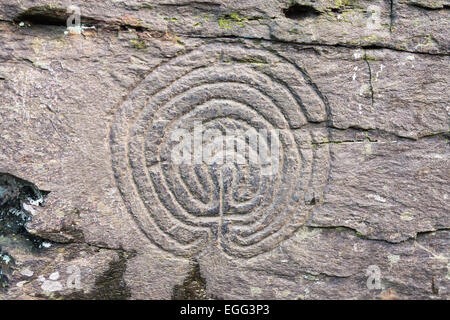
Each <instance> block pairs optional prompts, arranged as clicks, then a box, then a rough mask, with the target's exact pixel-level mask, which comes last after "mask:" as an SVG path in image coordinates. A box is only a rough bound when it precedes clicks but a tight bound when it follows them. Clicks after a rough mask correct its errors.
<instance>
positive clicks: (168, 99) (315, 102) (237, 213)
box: [110, 44, 329, 257]
mask: <svg viewBox="0 0 450 320" xmlns="http://www.w3.org/2000/svg"><path fill="white" fill-rule="evenodd" d="M317 91H318V90H317V89H315V88H313V86H312V84H311V83H309V82H308V78H307V77H306V75H305V74H303V73H302V71H301V70H300V69H299V68H298V67H297V66H295V65H294V64H292V63H291V62H288V61H287V60H286V59H284V58H283V57H280V56H278V55H276V54H274V53H269V52H267V51H265V50H259V49H250V48H246V47H244V46H242V45H234V44H229V45H224V44H220V45H217V44H213V45H210V46H203V47H201V48H199V49H197V50H195V51H192V52H190V53H188V54H186V55H184V56H180V57H178V58H175V59H172V60H171V61H169V62H168V63H166V64H163V65H162V66H160V67H158V68H157V69H155V70H154V71H153V72H152V73H151V74H150V75H149V76H147V77H146V78H145V79H144V80H143V81H142V82H141V84H140V85H139V86H138V87H137V88H136V89H135V90H134V91H133V92H132V94H131V95H130V96H129V97H128V99H127V100H126V101H125V102H124V103H123V105H122V106H121V108H120V110H119V111H118V113H117V115H116V117H115V119H114V123H113V124H112V127H111V137H110V138H111V153H112V165H113V170H114V173H115V177H116V181H117V185H118V188H119V190H120V193H121V195H122V197H123V200H124V202H125V204H126V206H127V208H128V210H129V212H130V214H131V215H132V216H133V217H134V218H135V220H136V222H137V224H138V226H139V227H140V229H141V230H142V232H143V233H144V234H145V235H146V236H147V237H148V238H149V239H150V240H151V242H152V243H153V244H155V245H157V246H158V247H159V248H161V249H163V250H166V251H169V252H172V253H173V254H176V255H179V256H191V255H195V254H197V253H199V252H200V251H202V250H203V249H205V248H207V247H208V246H210V245H214V246H218V247H220V248H221V249H222V250H223V251H224V252H225V253H226V254H228V255H230V256H235V257H252V256H256V255H258V254H261V253H263V252H267V251H269V250H272V249H274V248H275V247H277V246H278V245H279V244H280V243H281V242H282V241H283V240H285V239H287V238H289V237H290V236H291V235H292V234H293V233H294V232H295V231H296V230H297V229H298V228H299V227H301V226H302V225H303V224H304V223H305V221H306V219H307V218H308V216H309V214H310V213H311V210H312V209H313V206H311V204H310V203H308V202H307V201H306V196H307V195H310V194H313V195H314V197H320V194H319V193H320V192H321V188H322V187H323V184H324V183H325V179H326V176H327V174H328V164H329V159H328V157H329V153H328V147H327V146H323V147H322V148H314V147H313V146H312V144H311V141H312V137H313V136H314V132H312V131H313V130H312V129H311V127H312V126H308V124H309V123H311V122H314V123H317V122H323V121H325V120H326V118H327V116H326V110H325V103H324V101H322V99H321V98H320V96H319V93H318V92H317ZM199 127H200V129H199ZM180 130H183V131H181V132H185V133H186V136H185V137H181V136H180V137H178V138H180V139H187V136H191V135H192V136H194V137H195V132H196V130H197V131H198V130H200V136H201V137H204V136H205V133H206V132H208V130H209V131H211V130H215V132H218V133H219V134H218V136H222V137H221V140H220V141H222V142H224V143H225V144H226V143H227V142H230V143H231V145H233V143H235V142H236V141H235V140H236V137H237V138H239V136H240V133H242V135H243V136H244V135H245V132H255V133H256V135H257V138H258V141H259V145H258V149H256V148H255V147H254V145H252V144H251V143H249V141H247V140H246V139H242V140H241V142H242V143H243V144H245V150H246V152H247V153H246V155H245V156H243V157H244V158H245V157H247V158H248V157H250V154H253V155H254V158H255V159H256V160H257V161H253V162H249V161H241V162H239V161H236V158H235V159H234V161H231V163H230V162H226V163H218V162H212V163H205V162H204V161H202V162H195V161H194V162H191V163H181V164H179V163H175V162H174V161H173V159H172V155H173V150H174V149H175V148H176V146H177V143H179V141H175V140H174V139H173V133H174V132H180ZM228 132H234V133H235V135H234V137H232V138H230V137H229V136H228V135H227V133H228ZM275 132H276V134H277V136H276V137H275V135H274V133H275ZM197 133H198V132H197ZM230 139H231V140H230ZM193 140H195V138H194V139H193ZM228 140H230V141H228ZM275 141H279V143H277V144H276V148H274V146H275ZM207 142H208V141H207V140H205V139H203V140H202V141H200V142H199V143H200V144H198V143H197V145H196V144H195V143H196V142H195V141H190V142H189V145H191V146H193V148H191V149H189V151H190V152H191V153H194V154H195V152H201V148H199V146H200V147H202V146H203V147H205V146H204V144H206V143H207ZM234 148H235V147H234ZM262 150H264V151H265V152H261V151H262ZM274 150H276V151H278V152H279V156H278V157H277V166H271V165H273V163H271V162H268V161H267V158H268V157H267V156H268V155H273V151H274ZM271 152H272V153H271ZM238 156H239V153H238ZM272 158H273V157H272ZM247 160H248V159H247ZM268 166H269V167H270V169H271V170H272V172H271V174H267V169H268Z"/></svg>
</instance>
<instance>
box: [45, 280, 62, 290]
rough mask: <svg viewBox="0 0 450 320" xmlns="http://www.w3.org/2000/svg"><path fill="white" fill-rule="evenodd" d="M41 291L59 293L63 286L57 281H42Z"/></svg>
mask: <svg viewBox="0 0 450 320" xmlns="http://www.w3.org/2000/svg"><path fill="white" fill-rule="evenodd" d="M41 289H42V291H44V292H48V293H52V292H55V291H61V290H62V289H63V286H62V284H61V283H60V282H59V281H51V280H44V283H43V284H42V286H41Z"/></svg>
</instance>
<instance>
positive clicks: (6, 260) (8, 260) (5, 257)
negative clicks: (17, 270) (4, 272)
mask: <svg viewBox="0 0 450 320" xmlns="http://www.w3.org/2000/svg"><path fill="white" fill-rule="evenodd" d="M1 257H2V260H3V261H4V262H5V264H9V263H10V262H11V257H10V256H8V255H6V254H5V255H1Z"/></svg>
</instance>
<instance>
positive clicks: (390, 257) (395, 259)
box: [387, 254, 400, 265]
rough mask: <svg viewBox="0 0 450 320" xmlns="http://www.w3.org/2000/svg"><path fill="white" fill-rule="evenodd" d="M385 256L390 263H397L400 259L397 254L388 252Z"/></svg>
mask: <svg viewBox="0 0 450 320" xmlns="http://www.w3.org/2000/svg"><path fill="white" fill-rule="evenodd" d="M387 258H388V260H389V263H390V264H391V265H393V264H397V262H398V261H399V260H400V256H399V255H397V254H388V256H387Z"/></svg>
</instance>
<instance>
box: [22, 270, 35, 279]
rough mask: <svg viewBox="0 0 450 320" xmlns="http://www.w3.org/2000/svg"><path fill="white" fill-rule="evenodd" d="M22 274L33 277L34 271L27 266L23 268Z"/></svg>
mask: <svg viewBox="0 0 450 320" xmlns="http://www.w3.org/2000/svg"><path fill="white" fill-rule="evenodd" d="M20 274H21V275H23V276H25V277H32V276H33V274H34V272H33V271H31V270H30V269H28V268H27V269H23V270H21V271H20Z"/></svg>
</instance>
